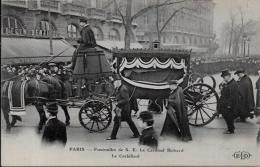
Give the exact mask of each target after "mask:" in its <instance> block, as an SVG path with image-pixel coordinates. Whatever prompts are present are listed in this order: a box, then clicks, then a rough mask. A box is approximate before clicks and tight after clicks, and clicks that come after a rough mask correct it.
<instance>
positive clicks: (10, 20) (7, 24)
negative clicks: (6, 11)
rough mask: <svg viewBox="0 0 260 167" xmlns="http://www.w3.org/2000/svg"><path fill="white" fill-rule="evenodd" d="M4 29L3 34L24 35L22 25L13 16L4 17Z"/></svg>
mask: <svg viewBox="0 0 260 167" xmlns="http://www.w3.org/2000/svg"><path fill="white" fill-rule="evenodd" d="M2 28H3V32H5V33H11V34H22V33H23V30H24V29H23V25H22V23H21V22H20V21H19V20H17V19H16V18H15V17H12V16H4V17H3V24H2Z"/></svg>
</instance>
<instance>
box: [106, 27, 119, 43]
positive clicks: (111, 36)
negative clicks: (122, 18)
mask: <svg viewBox="0 0 260 167" xmlns="http://www.w3.org/2000/svg"><path fill="white" fill-rule="evenodd" d="M108 38H109V40H112V41H120V36H119V33H118V31H117V30H115V29H112V30H111V31H110V32H109V34H108Z"/></svg>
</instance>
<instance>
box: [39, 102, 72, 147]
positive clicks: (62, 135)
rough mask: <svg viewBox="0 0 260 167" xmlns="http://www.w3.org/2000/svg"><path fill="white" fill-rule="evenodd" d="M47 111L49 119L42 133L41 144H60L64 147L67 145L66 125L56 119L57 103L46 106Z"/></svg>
mask: <svg viewBox="0 0 260 167" xmlns="http://www.w3.org/2000/svg"><path fill="white" fill-rule="evenodd" d="M47 110H48V113H49V118H48V121H47V123H46V125H45V128H44V131H43V135H42V142H43V143H45V144H61V145H62V146H64V147H65V145H66V143H67V131H66V125H65V124H64V123H63V122H61V121H60V120H58V118H57V114H58V105H57V103H56V102H51V103H49V104H47Z"/></svg>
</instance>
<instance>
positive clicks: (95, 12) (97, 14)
mask: <svg viewBox="0 0 260 167" xmlns="http://www.w3.org/2000/svg"><path fill="white" fill-rule="evenodd" d="M87 15H88V18H89V19H97V20H106V11H105V10H103V9H97V8H89V9H87Z"/></svg>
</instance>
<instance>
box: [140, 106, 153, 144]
mask: <svg viewBox="0 0 260 167" xmlns="http://www.w3.org/2000/svg"><path fill="white" fill-rule="evenodd" d="M138 119H139V125H140V127H141V128H142V129H143V131H142V134H141V136H140V138H139V144H140V145H146V146H149V147H152V148H157V147H158V136H157V135H156V132H155V130H154V128H153V124H154V120H153V114H152V112H150V111H143V112H141V113H140V114H139V117H138Z"/></svg>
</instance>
